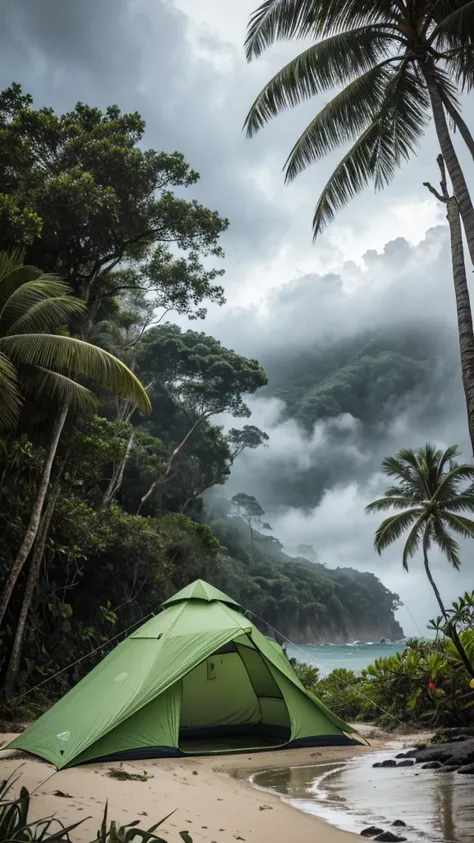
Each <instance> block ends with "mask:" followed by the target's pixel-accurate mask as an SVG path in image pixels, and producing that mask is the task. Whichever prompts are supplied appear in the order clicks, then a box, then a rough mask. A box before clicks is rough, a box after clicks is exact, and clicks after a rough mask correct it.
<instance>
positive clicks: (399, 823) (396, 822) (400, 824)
mask: <svg viewBox="0 0 474 843" xmlns="http://www.w3.org/2000/svg"><path fill="white" fill-rule="evenodd" d="M392 825H395V826H397V827H398V828H406V827H407V824H406V823H404V822H403V820H394V822H393V823H392Z"/></svg>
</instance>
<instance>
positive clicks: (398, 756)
mask: <svg viewBox="0 0 474 843" xmlns="http://www.w3.org/2000/svg"><path fill="white" fill-rule="evenodd" d="M395 758H408V755H407V753H406V752H399V753H398V755H396V756H395Z"/></svg>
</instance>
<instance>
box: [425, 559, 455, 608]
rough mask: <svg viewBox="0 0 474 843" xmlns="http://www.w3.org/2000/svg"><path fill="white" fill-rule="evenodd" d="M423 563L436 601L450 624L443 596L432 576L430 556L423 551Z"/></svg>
mask: <svg viewBox="0 0 474 843" xmlns="http://www.w3.org/2000/svg"><path fill="white" fill-rule="evenodd" d="M423 562H424V563H425V571H426V576H427V577H428V580H429V583H430V585H431V588H432V589H433V591H434V593H435V595H436V599H437V601H438V605H439V608H440V609H441V614H442V616H443V618H444V619H445V621H446V622H447V623H449V618H448V613H447V611H446V609H445V606H444V603H443V601H442V599H441V594H440V593H439V591H438V586H437V585H436V583H435V581H434V579H433V577H432V575H431V569H430V563H429V562H428V554H427V552H426V550H423Z"/></svg>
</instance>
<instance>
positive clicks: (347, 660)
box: [287, 641, 405, 676]
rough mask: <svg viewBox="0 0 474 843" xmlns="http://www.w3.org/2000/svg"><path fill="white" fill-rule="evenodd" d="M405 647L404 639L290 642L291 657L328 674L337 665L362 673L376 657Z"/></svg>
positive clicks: (389, 654)
mask: <svg viewBox="0 0 474 843" xmlns="http://www.w3.org/2000/svg"><path fill="white" fill-rule="evenodd" d="M404 649H405V644H404V642H403V641H398V642H396V643H390V644H380V643H371V642H365V643H364V642H362V641H355V642H354V643H353V644H298V645H296V644H288V646H287V652H288V655H289V656H290V658H295V659H298V660H299V661H306V662H308V663H309V664H314V665H316V666H317V667H319V670H320V672H321V675H322V676H327V674H328V673H331V671H332V670H335V669H336V668H337V667H345V668H346V670H353V671H354V672H355V673H360V672H361V670H364V668H366V667H368V665H369V664H372V663H373V662H374V661H375V659H380V658H382V657H383V658H386V657H388V656H393V655H395V653H399V652H401V651H402V650H404Z"/></svg>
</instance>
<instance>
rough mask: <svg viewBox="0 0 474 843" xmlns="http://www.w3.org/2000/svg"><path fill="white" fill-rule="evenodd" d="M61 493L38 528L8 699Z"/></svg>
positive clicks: (5, 694) (6, 692)
mask: <svg viewBox="0 0 474 843" xmlns="http://www.w3.org/2000/svg"><path fill="white" fill-rule="evenodd" d="M58 494H59V488H57V489H56V491H55V492H54V493H53V494H51V495H50V497H49V500H48V503H47V506H46V509H45V511H44V514H43V517H42V519H41V524H40V527H39V530H38V535H37V536H36V540H35V543H34V546H33V553H32V558H31V565H30V570H29V573H28V579H27V581H26V586H25V593H24V595H23V603H22V604H21V609H20V614H19V617H18V621H17V626H16V630H15V638H14V639H13V646H12V650H11V654H10V661H9V663H8V668H7V672H6V675H5V680H4V683H3V688H2V695H3V697H4V698H5V700H6V701H8V700H9V699H10V697H11V696H12V693H13V691H14V688H15V683H16V679H17V676H18V670H19V667H20V660H21V653H22V649H23V639H24V637H25V629H26V621H27V619H28V614H29V611H30V607H31V602H32V600H33V596H34V593H35V591H36V588H37V585H38V582H39V578H40V571H41V562H42V559H43V554H44V548H45V545H46V539H47V537H48V531H49V525H50V524H51V519H52V517H53V514H54V509H55V506H56V501H57V498H58Z"/></svg>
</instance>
